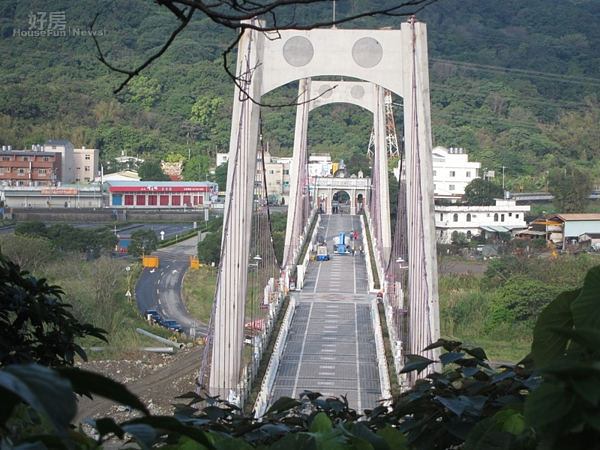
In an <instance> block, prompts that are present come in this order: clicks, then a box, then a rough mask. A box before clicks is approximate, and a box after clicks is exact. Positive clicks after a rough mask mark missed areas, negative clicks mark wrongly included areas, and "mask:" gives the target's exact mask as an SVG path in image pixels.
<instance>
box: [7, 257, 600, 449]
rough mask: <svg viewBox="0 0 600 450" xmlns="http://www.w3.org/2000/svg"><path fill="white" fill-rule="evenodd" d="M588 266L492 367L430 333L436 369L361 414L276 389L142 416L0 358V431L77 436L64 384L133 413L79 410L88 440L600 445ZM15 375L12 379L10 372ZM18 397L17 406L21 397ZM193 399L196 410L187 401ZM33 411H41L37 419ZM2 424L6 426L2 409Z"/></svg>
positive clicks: (597, 308)
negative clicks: (256, 403)
mask: <svg viewBox="0 0 600 450" xmlns="http://www.w3.org/2000/svg"><path fill="white" fill-rule="evenodd" d="M599 290H600V266H598V267H595V268H593V269H591V270H590V271H589V272H588V274H587V276H586V277H585V280H584V284H583V287H581V288H579V289H575V290H573V291H567V292H564V293H562V294H560V295H559V296H558V297H556V298H555V299H554V300H553V301H552V302H551V303H550V304H549V305H548V307H547V308H546V309H545V310H544V312H543V313H542V314H541V316H540V317H539V319H538V321H537V323H536V326H535V329H534V331H533V338H534V340H533V345H532V348H531V354H530V355H529V356H528V357H526V358H524V359H523V360H522V361H521V362H519V363H518V364H515V365H510V366H503V367H500V368H499V369H497V370H496V369H493V368H492V367H491V366H490V365H489V364H488V362H487V356H486V353H485V351H484V350H483V349H482V348H479V347H473V346H468V345H464V344H462V343H461V342H456V341H450V340H446V339H440V340H439V341H438V342H435V343H433V344H432V345H430V346H429V347H428V348H436V347H439V348H442V349H443V350H444V352H442V354H441V356H440V362H441V364H442V366H443V370H442V371H441V372H439V373H437V372H434V371H431V372H429V373H428V374H427V375H426V376H424V377H422V378H421V379H419V380H417V381H416V382H415V384H414V387H413V388H412V389H411V390H410V391H408V392H405V393H403V394H402V395H400V396H398V397H396V398H394V399H392V400H391V402H390V404H389V406H384V405H380V406H377V407H376V408H374V409H373V410H368V411H365V415H364V416H363V417H361V416H360V415H358V414H357V412H356V411H353V410H352V409H350V408H349V407H348V402H347V401H346V399H345V398H344V397H342V398H339V399H338V398H325V397H323V396H321V395H320V394H319V393H316V392H304V393H302V394H301V395H300V397H299V399H291V398H286V397H282V398H280V399H278V400H277V401H276V402H274V403H273V405H272V406H271V407H270V409H269V410H268V411H267V413H266V414H265V415H264V416H263V417H262V418H261V420H260V421H259V420H257V419H256V418H253V417H251V416H247V415H245V414H244V413H243V412H242V410H241V409H240V408H238V407H237V406H235V405H233V404H231V403H229V402H227V401H221V400H219V399H215V398H211V397H206V396H199V395H197V394H196V393H188V394H185V395H183V396H181V397H180V399H181V400H182V402H184V401H186V403H185V404H179V405H177V412H176V414H175V415H174V416H172V417H171V416H169V417H167V416H162V417H161V416H152V415H150V414H149V412H148V410H147V408H146V407H145V406H144V405H143V403H141V402H140V401H139V400H138V399H137V398H136V397H135V396H133V395H132V394H131V393H129V392H128V391H127V390H126V389H125V388H124V387H123V386H120V385H118V384H116V383H114V382H112V381H110V380H108V379H106V378H103V377H101V376H98V375H95V374H91V373H87V372H84V371H81V370H77V369H70V370H62V371H60V372H55V371H51V370H49V369H46V368H44V367H40V366H36V365H17V366H9V367H6V368H4V369H3V370H0V391H1V392H2V394H3V395H4V398H7V399H8V402H4V403H3V404H2V405H1V407H0V420H1V421H2V425H3V427H2V430H3V431H1V432H0V433H1V435H2V439H3V441H4V442H5V443H6V444H8V445H11V446H13V445H19V444H24V443H26V442H28V443H30V442H38V443H40V444H42V443H43V444H46V445H50V446H51V447H52V448H62V446H64V447H67V446H69V445H70V446H71V448H89V446H90V445H93V442H92V441H91V439H90V438H88V437H86V436H84V435H83V434H82V433H81V431H79V432H74V431H71V432H70V434H68V433H67V429H68V426H69V422H70V421H71V420H72V419H73V417H74V415H75V402H76V401H75V395H74V392H85V393H87V394H88V395H91V394H97V395H102V396H105V397H107V398H110V399H113V400H115V401H118V402H121V403H125V404H128V405H130V406H131V407H132V408H134V409H136V410H138V411H139V413H140V414H141V415H138V417H135V418H132V419H130V420H127V421H125V422H122V423H116V422H115V421H114V420H113V419H110V418H101V419H98V420H95V421H91V422H90V424H91V425H92V426H93V427H94V428H95V429H96V434H97V436H98V442H97V444H98V445H102V444H103V443H104V442H105V441H106V440H108V439H110V438H111V437H112V436H116V437H119V438H121V439H124V438H126V436H130V437H131V438H132V439H133V441H134V442H135V443H137V444H138V445H139V446H140V447H141V448H158V447H160V448H198V449H225V448H239V449H252V448H271V449H283V448H285V449H289V450H291V449H306V448H314V449H318V448H332V449H340V450H342V449H363V450H369V449H381V450H387V449H400V450H402V449H423V450H426V449H447V448H452V447H457V446H463V447H461V448H465V449H489V448H498V449H500V448H502V449H515V450H517V449H520V450H529V449H531V450H534V449H541V448H548V449H562V448H567V447H568V448H572V449H576V450H579V449H581V450H587V449H591V448H598V446H599V445H600V426H598V421H597V414H598V408H600V375H599V374H598V370H597V365H598V364H599V363H600V353H599V351H598V348H600V334H599V333H598V327H599V326H600V303H599V302H598V291H599ZM406 357H407V363H406V365H405V366H404V368H403V369H402V371H401V373H404V374H414V373H421V372H423V371H428V370H429V366H430V365H431V364H432V363H434V362H436V361H432V360H429V359H427V358H424V357H421V356H419V355H406ZM17 380H18V381H17ZM21 400H25V401H26V402H27V403H28V406H25V404H24V403H21ZM200 402H204V407H203V408H202V409H200V410H198V409H196V408H194V407H193V405H197V404H199V403H200ZM36 413H37V414H40V415H42V416H44V418H45V422H43V423H41V424H40V421H39V419H37V416H36ZM8 420H10V424H11V429H10V432H7V430H8V428H7V427H6V423H7V421H8Z"/></svg>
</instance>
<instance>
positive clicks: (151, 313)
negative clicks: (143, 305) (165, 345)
mask: <svg viewBox="0 0 600 450" xmlns="http://www.w3.org/2000/svg"><path fill="white" fill-rule="evenodd" d="M144 317H145V318H146V319H148V317H150V320H152V322H154V323H159V322H160V321H161V319H162V317H161V316H160V314H159V313H158V311H157V310H155V309H147V310H146V312H145V313H144Z"/></svg>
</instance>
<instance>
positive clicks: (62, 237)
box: [15, 222, 119, 258]
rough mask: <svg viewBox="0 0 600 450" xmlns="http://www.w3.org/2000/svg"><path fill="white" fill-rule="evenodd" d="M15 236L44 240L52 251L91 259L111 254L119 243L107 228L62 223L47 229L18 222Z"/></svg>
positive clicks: (31, 223) (38, 224)
mask: <svg viewBox="0 0 600 450" xmlns="http://www.w3.org/2000/svg"><path fill="white" fill-rule="evenodd" d="M15 235H16V236H19V235H21V236H37V237H42V238H46V239H48V241H50V243H51V244H52V246H53V248H54V250H58V251H59V252H62V253H68V252H76V253H83V254H86V255H88V256H89V257H91V258H98V257H100V256H101V255H103V254H106V253H112V252H113V251H114V249H115V246H116V245H117V244H118V243H119V238H118V237H117V236H116V235H115V234H114V233H113V232H111V231H110V230H109V229H108V228H107V227H100V228H97V229H86V228H76V227H74V226H73V225H68V224H62V223H56V224H52V225H50V226H49V227H47V226H46V224H44V223H43V222H19V223H18V224H17V225H16V227H15Z"/></svg>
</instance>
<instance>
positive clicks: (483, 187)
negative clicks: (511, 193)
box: [462, 178, 504, 206]
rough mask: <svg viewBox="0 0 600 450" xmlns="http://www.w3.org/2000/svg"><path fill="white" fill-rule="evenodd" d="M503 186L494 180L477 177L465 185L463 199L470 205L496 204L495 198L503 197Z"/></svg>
mask: <svg viewBox="0 0 600 450" xmlns="http://www.w3.org/2000/svg"><path fill="white" fill-rule="evenodd" d="M503 197H504V192H502V187H501V186H499V185H498V184H496V183H494V182H493V181H489V180H484V179H483V178H475V179H474V180H473V181H471V182H470V183H469V184H468V185H467V186H466V187H465V193H464V195H463V197H462V201H463V202H465V203H466V204H467V205H469V206H491V205H495V204H496V202H495V199H497V198H503Z"/></svg>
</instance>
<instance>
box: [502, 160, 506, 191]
mask: <svg viewBox="0 0 600 450" xmlns="http://www.w3.org/2000/svg"><path fill="white" fill-rule="evenodd" d="M504 169H505V167H504V166H502V191H504Z"/></svg>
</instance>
